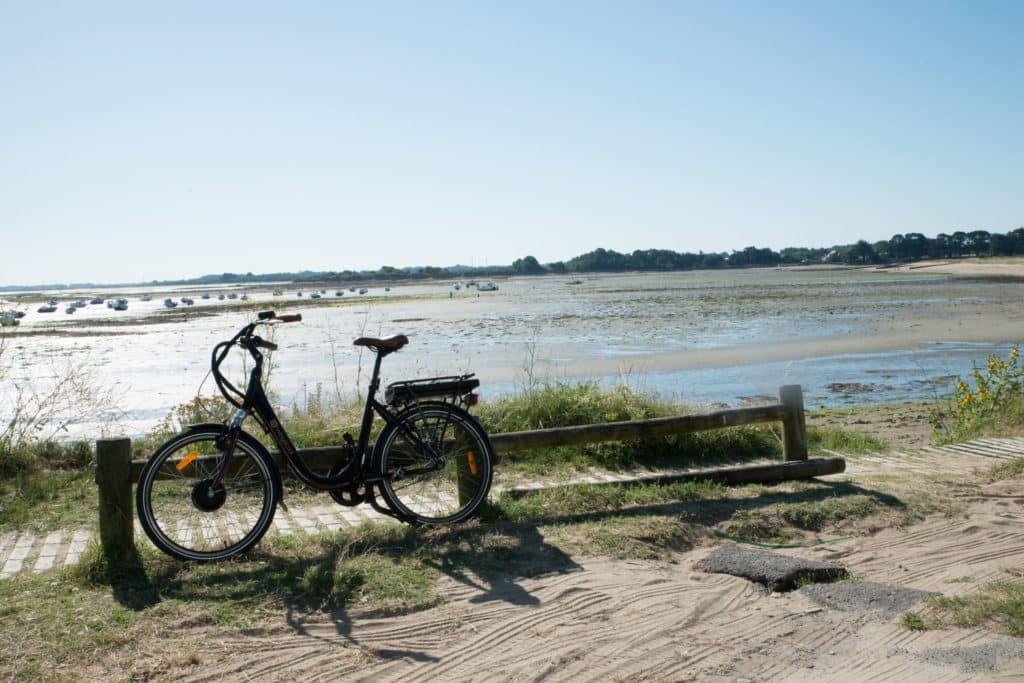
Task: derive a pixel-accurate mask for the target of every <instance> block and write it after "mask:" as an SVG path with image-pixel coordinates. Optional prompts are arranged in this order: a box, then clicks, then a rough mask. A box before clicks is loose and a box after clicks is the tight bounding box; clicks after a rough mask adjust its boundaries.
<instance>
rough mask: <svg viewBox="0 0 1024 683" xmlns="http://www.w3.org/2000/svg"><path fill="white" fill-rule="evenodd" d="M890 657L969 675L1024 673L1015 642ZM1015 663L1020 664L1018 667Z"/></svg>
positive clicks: (1023, 650)
mask: <svg viewBox="0 0 1024 683" xmlns="http://www.w3.org/2000/svg"><path fill="white" fill-rule="evenodd" d="M890 654H891V655H907V656H910V657H913V658H914V659H917V660H918V661H921V662H925V663H927V664H932V665H933V666H941V667H949V666H955V667H956V668H957V669H959V670H960V671H963V672H964V673H969V674H980V673H988V672H995V671H997V670H998V669H999V668H1004V669H1008V670H1010V671H1013V670H1014V669H1016V670H1017V671H1024V642H1021V641H1016V640H1004V641H998V642H994V643H984V644H982V645H971V646H956V647H936V648H930V649H928V650H924V651H921V652H912V651H910V650H908V649H906V648H896V649H894V650H892V651H891V652H890ZM1017 662H1019V663H1020V664H1019V665H1017V664H1016V663H1017ZM1001 665H1002V666H1001ZM1014 680H1018V679H1014Z"/></svg>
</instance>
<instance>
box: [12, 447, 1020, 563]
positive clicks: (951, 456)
mask: <svg viewBox="0 0 1024 683" xmlns="http://www.w3.org/2000/svg"><path fill="white" fill-rule="evenodd" d="M830 453H831V452H830ZM832 455H835V456H839V457H843V458H846V461H847V467H846V472H847V474H855V475H856V474H871V473H880V472H881V473H889V472H891V473H914V472H918V473H921V474H935V473H940V472H941V473H949V474H957V473H964V474H966V473H969V472H971V471H972V470H974V469H975V468H979V467H981V468H985V467H990V466H992V465H995V464H997V463H998V462H1000V461H1002V460H1009V459H1012V458H1020V457H1024V437H1012V438H1003V439H977V440H974V441H969V442H966V443H959V444H951V445H949V446H936V447H928V448H922V449H917V450H913V451H891V452H889V453H867V454H855V455H850V454H843V453H832ZM687 471H692V470H686V469H674V470H664V473H666V474H678V473H682V472H687ZM651 474H653V473H652V472H651V471H650V470H636V471H632V472H630V471H626V472H604V471H598V470H594V471H591V472H589V473H586V474H585V475H583V476H581V477H579V478H578V479H573V480H571V481H558V482H556V481H538V482H531V485H536V486H538V487H541V486H545V485H551V484H554V483H563V484H598V483H608V482H626V481H631V480H633V479H636V478H637V477H640V476H646V477H649V476H650V475H651ZM494 493H495V494H500V490H499V489H498V488H497V487H496V488H495V489H494ZM325 500H328V499H327V498H325ZM367 521H369V522H379V523H390V522H393V520H391V518H389V517H385V516H384V515H381V514H379V513H378V512H376V511H375V510H373V509H372V508H370V507H369V506H366V505H360V506H358V507H352V508H350V507H342V506H339V505H335V504H333V503H331V504H330V505H313V506H306V507H295V506H289V508H288V510H287V511H286V510H284V509H283V508H278V510H277V513H276V514H275V515H274V525H273V528H272V530H271V532H270V533H281V534H318V533H320V532H321V531H325V530H327V531H334V530H336V529H341V528H345V527H355V526H359V525H360V524H362V523H364V522H367ZM135 534H136V537H137V538H140V539H145V538H146V536H145V534H144V533H143V532H142V529H141V528H140V527H139V524H138V521H136V523H135ZM90 538H91V533H90V532H89V531H87V530H85V529H64V530H59V531H53V532H51V533H48V534H34V533H31V532H24V533H17V532H13V533H0V580H2V579H6V578H8V577H11V576H14V575H15V574H18V573H19V572H24V571H32V572H35V573H41V572H44V571H47V570H51V569H55V568H60V567H66V566H70V565H73V564H75V563H76V562H77V561H78V558H79V557H80V556H81V554H82V551H83V550H85V547H86V544H87V543H88V542H89V539H90Z"/></svg>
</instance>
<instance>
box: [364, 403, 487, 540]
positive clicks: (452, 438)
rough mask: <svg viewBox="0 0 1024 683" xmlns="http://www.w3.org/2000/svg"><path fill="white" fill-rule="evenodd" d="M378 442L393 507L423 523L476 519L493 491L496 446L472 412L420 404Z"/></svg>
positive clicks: (380, 464)
mask: <svg viewBox="0 0 1024 683" xmlns="http://www.w3.org/2000/svg"><path fill="white" fill-rule="evenodd" d="M398 418H399V422H397V423H395V424H391V425H388V426H387V427H386V428H385V429H384V431H382V432H381V435H380V437H379V438H378V439H377V442H378V444H379V446H378V450H377V453H378V456H377V463H378V467H379V469H378V471H379V472H380V473H381V475H382V477H383V481H382V487H381V488H382V489H383V491H384V496H385V498H386V499H387V501H388V504H389V505H390V506H391V507H392V509H394V510H395V511H397V512H398V513H399V514H401V515H403V516H405V517H407V518H411V520H412V521H415V522H418V523H420V524H454V523H456V522H461V521H463V520H465V519H467V518H468V517H469V516H470V515H472V514H473V513H474V512H475V511H476V509H477V508H478V507H479V506H480V504H481V503H483V502H484V500H485V499H486V498H487V492H488V490H490V487H491V476H492V470H493V465H492V462H493V457H492V454H491V444H490V441H489V440H488V439H487V434H486V433H485V432H484V430H483V428H482V427H481V426H480V424H479V423H478V422H477V421H476V420H475V419H473V417H472V416H471V415H470V414H469V413H467V412H466V411H464V410H462V409H461V408H458V407H456V406H451V405H446V404H443V403H428V404H420V405H414V406H411V407H410V408H408V409H406V410H405V411H403V412H402V413H401V414H400V415H399V416H398Z"/></svg>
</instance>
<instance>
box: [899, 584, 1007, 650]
mask: <svg viewBox="0 0 1024 683" xmlns="http://www.w3.org/2000/svg"><path fill="white" fill-rule="evenodd" d="M908 622H909V623H908ZM903 624H904V626H907V628H919V629H920V628H943V627H948V626H963V627H968V626H969V627H974V626H986V627H989V628H992V629H993V630H996V631H999V632H1001V633H1006V634H1007V635H1011V636H1016V637H1018V638H1020V637H1024V584H1021V583H1019V582H1010V581H996V582H993V583H989V584H987V585H985V586H983V587H982V588H981V590H979V591H977V592H974V593H970V594H968V595H961V596H957V597H937V598H929V599H928V600H927V601H926V602H925V605H924V607H922V608H921V609H920V610H918V611H916V612H911V613H908V614H906V615H904V619H903Z"/></svg>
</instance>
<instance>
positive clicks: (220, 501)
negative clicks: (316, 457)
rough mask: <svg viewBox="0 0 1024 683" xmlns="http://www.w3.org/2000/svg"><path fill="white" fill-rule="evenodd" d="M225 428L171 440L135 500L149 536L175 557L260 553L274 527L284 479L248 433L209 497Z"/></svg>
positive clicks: (150, 465)
mask: <svg viewBox="0 0 1024 683" xmlns="http://www.w3.org/2000/svg"><path fill="white" fill-rule="evenodd" d="M224 429H225V428H224V427H223V426H222V425H202V426H198V427H194V428H192V429H189V430H187V431H185V432H182V433H181V434H178V435H177V436H175V437H173V438H171V439H170V440H169V441H167V442H166V443H164V444H163V445H162V446H160V448H158V449H157V450H156V452H154V453H153V455H152V456H150V458H149V460H147V461H146V464H145V466H144V467H143V468H142V472H141V473H140V475H139V484H138V488H137V489H136V492H135V502H136V509H137V510H138V515H139V522H140V523H141V525H142V529H143V531H145V532H146V536H148V537H149V540H151V541H152V542H153V545H155V546H156V547H157V548H159V549H160V550H162V551H163V552H165V553H167V554H168V555H170V556H171V557H175V558H178V559H180V560H191V561H195V562H211V561H215V560H224V559H227V558H229V557H234V556H236V555H238V554H240V553H243V552H245V551H246V550H248V549H249V548H251V547H253V546H254V545H256V544H257V543H258V542H259V541H260V539H261V538H263V535H264V534H265V533H266V532H267V530H268V529H269V528H270V525H271V523H272V522H273V520H274V512H275V510H276V509H277V502H278V501H279V500H280V498H281V477H280V474H279V473H278V471H277V468H276V467H275V466H274V463H273V461H272V460H271V459H270V456H269V455H268V454H267V452H266V449H265V448H264V447H263V446H262V445H261V444H260V443H259V442H258V441H257V440H256V439H254V438H253V437H252V436H250V435H248V434H246V433H244V432H243V433H241V434H239V436H238V439H237V441H236V443H235V450H234V452H233V453H232V456H231V464H230V467H229V471H228V473H227V474H226V475H225V476H224V478H223V479H222V481H221V486H220V487H213V488H211V487H209V485H208V484H205V485H206V486H207V488H206V489H203V488H202V487H203V486H204V482H209V481H210V478H211V477H212V476H213V473H214V472H215V471H216V468H217V465H218V463H219V461H220V459H219V458H218V457H208V458H203V457H200V456H217V455H219V454H220V453H221V452H222V449H221V448H220V446H219V441H220V438H221V436H222V435H223V434H224Z"/></svg>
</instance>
